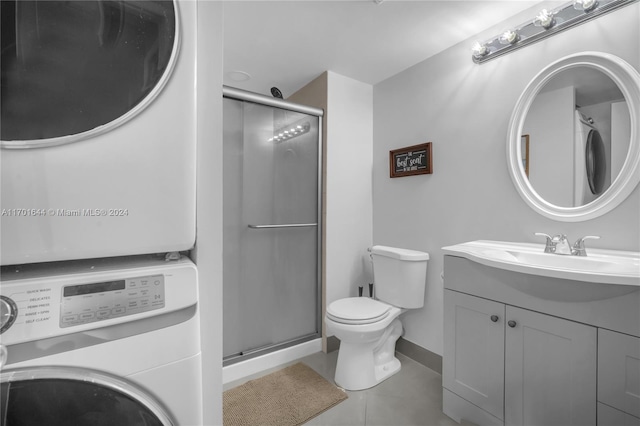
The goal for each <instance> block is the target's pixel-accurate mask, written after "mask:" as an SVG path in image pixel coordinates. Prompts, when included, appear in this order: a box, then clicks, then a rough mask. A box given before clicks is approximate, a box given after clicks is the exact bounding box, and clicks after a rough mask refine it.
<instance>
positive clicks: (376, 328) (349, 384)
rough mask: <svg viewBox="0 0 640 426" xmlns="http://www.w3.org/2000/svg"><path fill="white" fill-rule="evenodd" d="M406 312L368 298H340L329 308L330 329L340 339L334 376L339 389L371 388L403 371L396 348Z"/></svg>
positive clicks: (328, 321)
mask: <svg viewBox="0 0 640 426" xmlns="http://www.w3.org/2000/svg"><path fill="white" fill-rule="evenodd" d="M350 308H351V309H350ZM354 308H355V309H354ZM403 312H404V310H403V309H400V308H397V307H395V306H391V305H388V304H386V303H384V302H380V301H378V300H374V299H370V298H368V297H351V298H346V299H340V300H337V301H336V302H333V303H332V304H331V305H329V307H328V308H327V315H326V317H325V323H326V325H327V330H328V331H329V332H330V333H332V334H334V335H335V336H336V337H337V338H338V339H339V340H340V350H339V352H338V363H337V365H336V374H335V382H336V384H337V385H338V386H340V387H342V388H344V389H347V390H362V389H368V388H370V387H373V386H375V385H377V384H378V383H380V382H382V381H383V380H385V379H387V378H389V377H390V376H392V375H393V374H395V373H397V372H398V371H400V361H399V360H398V359H397V358H396V357H395V346H396V341H397V340H398V338H399V337H400V336H401V335H402V323H401V322H400V320H399V318H398V317H399V316H400V314H401V313H403Z"/></svg>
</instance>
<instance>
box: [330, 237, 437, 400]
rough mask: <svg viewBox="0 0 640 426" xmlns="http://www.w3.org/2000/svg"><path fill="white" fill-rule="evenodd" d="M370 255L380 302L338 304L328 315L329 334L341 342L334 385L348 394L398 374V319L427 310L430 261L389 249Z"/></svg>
mask: <svg viewBox="0 0 640 426" xmlns="http://www.w3.org/2000/svg"><path fill="white" fill-rule="evenodd" d="M370 252H371V259H372V261H373V274H374V286H375V288H376V296H377V299H373V298H369V297H348V298H345V299H339V300H336V301H334V302H332V303H331V304H329V306H328V307H327V311H326V315H325V324H326V326H327V334H328V335H335V337H337V338H338V339H339V340H340V349H339V350H338V363H337V365H336V375H335V382H336V384H337V385H338V386H340V387H342V388H344V389H347V390H362V389H367V388H370V387H373V386H375V385H377V384H378V383H380V382H382V381H383V380H385V379H387V378H389V377H391V376H392V375H393V374H395V373H397V372H398V371H400V367H401V365H400V361H399V360H398V359H397V358H396V357H395V348H396V341H397V340H398V339H399V338H400V336H401V335H402V330H403V329H402V323H401V322H400V318H399V317H400V315H401V314H402V313H403V312H405V311H406V309H413V308H421V307H422V306H424V291H425V286H426V276H427V261H428V260H429V255H428V254H427V253H423V252H420V251H415V250H407V249H401V248H395V247H386V246H373V247H372V248H371V250H370Z"/></svg>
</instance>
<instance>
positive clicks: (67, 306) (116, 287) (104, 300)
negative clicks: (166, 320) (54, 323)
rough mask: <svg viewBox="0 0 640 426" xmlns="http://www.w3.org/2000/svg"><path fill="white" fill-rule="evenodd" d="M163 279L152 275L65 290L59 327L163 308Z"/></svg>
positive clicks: (61, 303) (69, 287)
mask: <svg viewBox="0 0 640 426" xmlns="http://www.w3.org/2000/svg"><path fill="white" fill-rule="evenodd" d="M164 305H165V292H164V276H163V275H150V276H144V277H136V278H127V279H122V280H114V281H102V282H94V283H90V284H77V285H66V286H63V287H62V300H61V302H60V327H62V328H64V327H72V326H76V325H81V324H87V323H90V322H95V321H101V320H106V319H111V318H116V317H122V316H126V315H134V314H139V313H141V312H147V311H152V310H154V309H161V308H164Z"/></svg>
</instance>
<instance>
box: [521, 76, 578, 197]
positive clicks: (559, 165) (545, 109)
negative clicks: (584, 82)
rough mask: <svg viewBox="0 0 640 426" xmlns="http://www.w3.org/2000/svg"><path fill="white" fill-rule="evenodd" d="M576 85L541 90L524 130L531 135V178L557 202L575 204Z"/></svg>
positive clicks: (532, 105)
mask: <svg viewBox="0 0 640 426" xmlns="http://www.w3.org/2000/svg"><path fill="white" fill-rule="evenodd" d="M575 105H576V101H575V95H574V88H573V86H567V87H563V88H560V89H556V90H552V91H549V92H545V93H540V94H539V95H537V96H536V99H535V101H533V103H532V104H531V107H530V108H529V111H528V112H527V119H526V120H525V122H524V125H523V127H522V134H523V135H527V134H528V135H529V182H530V183H531V185H532V186H533V188H534V189H535V190H536V192H537V193H538V194H540V196H541V197H543V198H544V199H545V200H547V201H549V202H550V203H552V204H555V205H556V206H564V207H573V206H574V203H573V192H574V190H573V187H574V183H573V174H574V164H573V163H574V144H573V143H562V142H564V141H572V140H573V138H574V136H573V116H574V111H575V109H576V107H575Z"/></svg>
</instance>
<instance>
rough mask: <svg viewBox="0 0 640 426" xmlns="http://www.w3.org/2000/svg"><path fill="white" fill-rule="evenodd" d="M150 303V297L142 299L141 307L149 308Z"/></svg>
mask: <svg viewBox="0 0 640 426" xmlns="http://www.w3.org/2000/svg"><path fill="white" fill-rule="evenodd" d="M150 304H151V302H150V301H149V299H140V307H142V308H147V307H149V305H150Z"/></svg>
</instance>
